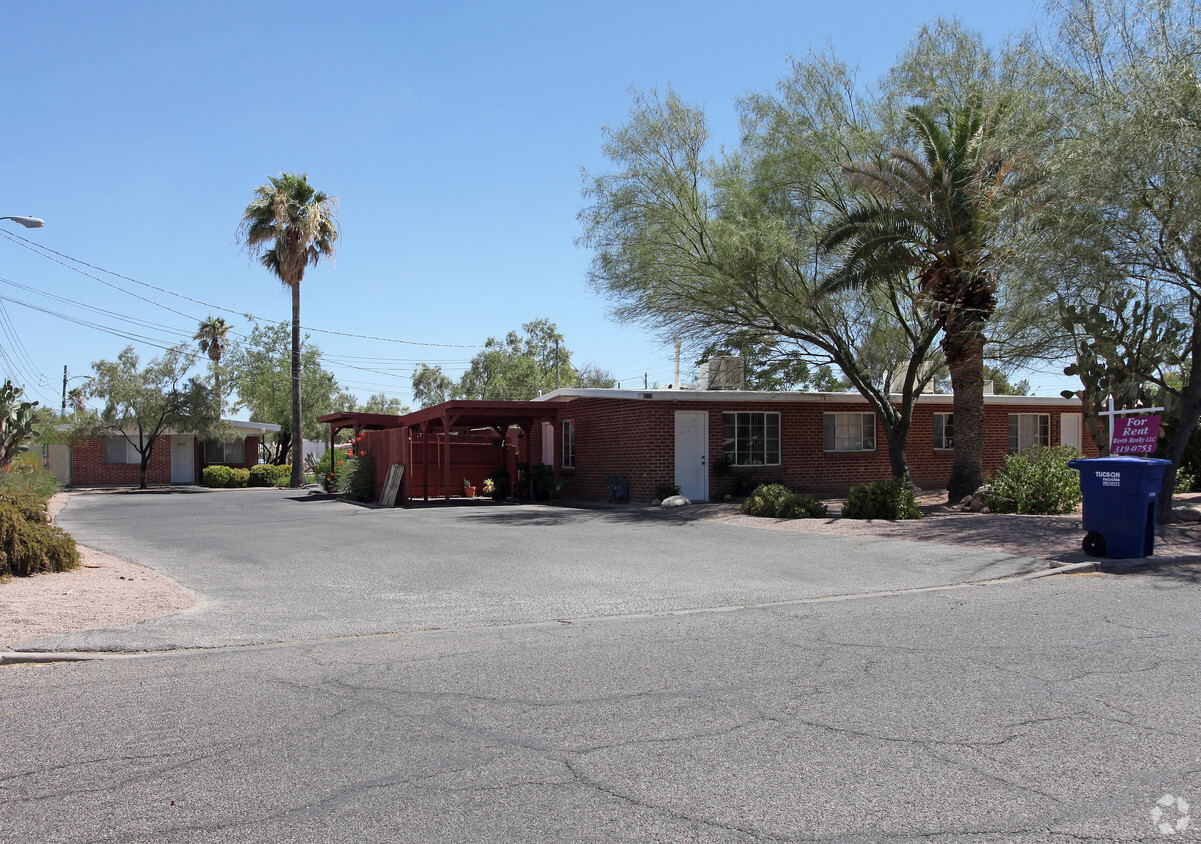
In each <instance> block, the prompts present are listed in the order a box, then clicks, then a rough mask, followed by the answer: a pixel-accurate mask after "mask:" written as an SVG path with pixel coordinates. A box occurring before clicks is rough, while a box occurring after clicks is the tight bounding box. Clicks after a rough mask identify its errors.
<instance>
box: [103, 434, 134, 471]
mask: <svg viewBox="0 0 1201 844" xmlns="http://www.w3.org/2000/svg"><path fill="white" fill-rule="evenodd" d="M104 462H105V464H106V465H108V466H114V465H121V464H125V463H138V464H140V463H141V462H142V456H141V455H140V454H138V450H137V449H136V448H134V445H133V443H131V442H130V441H129V440H127V439H125V437H107V438H106V439H105V440H104Z"/></svg>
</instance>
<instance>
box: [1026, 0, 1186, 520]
mask: <svg viewBox="0 0 1201 844" xmlns="http://www.w3.org/2000/svg"><path fill="white" fill-rule="evenodd" d="M1050 13H1051V17H1052V20H1053V22H1054V23H1056V24H1057V25H1058V33H1057V38H1056V39H1054V40H1051V41H1050V42H1049V44H1048V46H1047V47H1046V48H1045V49H1044V50H1043V52H1042V53H1041V54H1040V55H1039V56H1037V57H1036V58H1035V60H1034V61H1033V62H1032V63H1033V64H1034V65H1035V68H1036V73H1037V76H1036V78H1035V81H1036V83H1037V84H1040V85H1043V86H1045V87H1046V88H1047V89H1049V90H1050V91H1051V92H1052V97H1053V99H1052V103H1051V106H1050V109H1049V110H1050V111H1051V112H1052V113H1053V114H1055V115H1056V116H1057V117H1058V121H1059V122H1058V130H1057V132H1056V133H1055V135H1054V138H1055V141H1056V145H1055V150H1054V157H1053V160H1052V166H1051V168H1050V171H1051V174H1052V185H1053V187H1054V191H1055V193H1054V195H1055V199H1056V201H1055V203H1054V205H1053V206H1052V207H1050V208H1048V209H1047V211H1046V213H1045V214H1044V215H1043V217H1042V225H1041V226H1040V233H1041V234H1042V235H1043V236H1044V237H1045V238H1046V240H1045V242H1044V245H1043V248H1042V249H1041V250H1039V252H1040V254H1041V255H1042V256H1043V257H1044V258H1045V259H1046V262H1047V272H1048V273H1050V274H1052V277H1054V278H1057V279H1062V284H1061V286H1060V287H1059V289H1058V291H1057V293H1058V294H1059V295H1060V298H1062V299H1066V302H1065V304H1066V306H1067V307H1065V308H1064V312H1065V314H1066V315H1067V316H1068V317H1071V316H1072V315H1073V314H1075V315H1078V316H1081V317H1082V321H1081V322H1080V324H1079V326H1078V328H1077V333H1078V335H1081V336H1082V338H1083V342H1085V343H1087V348H1085V349H1084V355H1083V357H1078V359H1077V369H1078V374H1080V375H1081V378H1082V382H1083V385H1084V390H1085V391H1088V390H1093V391H1103V390H1105V389H1108V388H1109V385H1104V384H1098V383H1097V382H1098V379H1099V377H1100V376H1103V375H1105V373H1106V371H1107V370H1110V371H1111V372H1110V374H1109V376H1107V377H1110V378H1111V379H1112V380H1114V381H1116V382H1117V383H1119V384H1122V383H1125V384H1127V385H1131V384H1135V383H1137V382H1140V381H1141V382H1145V383H1147V384H1151V385H1155V386H1156V387H1158V388H1159V390H1160V394H1161V395H1162V396H1163V397H1164V400H1165V402H1166V405H1165V406H1168V407H1172V408H1173V415H1174V419H1173V424H1172V425H1171V429H1170V435H1169V437H1168V440H1167V442H1166V444H1165V446H1164V448H1163V452H1162V454H1163V456H1164V457H1166V458H1167V459H1169V460H1171V461H1172V468H1171V470H1169V471H1168V472H1167V473H1165V476H1164V486H1163V488H1162V490H1161V495H1160V497H1159V504H1160V510H1159V518H1160V521H1168V520H1170V518H1171V497H1172V496H1171V492H1172V490H1173V488H1174V485H1175V475H1176V468H1177V467H1178V466H1179V465H1180V461H1181V459H1182V458H1183V456H1184V453H1185V450H1186V448H1187V446H1188V442H1189V439H1190V437H1191V435H1192V432H1193V431H1194V430H1195V429H1196V427H1197V422H1198V419H1201V116H1199V115H1201V88H1199V87H1198V83H1197V80H1198V78H1201V53H1199V51H1198V50H1197V32H1198V26H1199V24H1201V20H1199V18H1201V15H1199V13H1198V8H1197V5H1196V4H1195V3H1194V2H1188V0H1185V2H1179V1H1178V0H1162V2H1161V1H1160V0H1156V2H1150V0H1141V1H1140V0H1054V2H1052V3H1050ZM1122 289H1125V291H1126V293H1125V295H1119V294H1118V293H1117V291H1120V290H1122ZM1075 291H1079V293H1078V294H1077V293H1076V292H1075ZM1135 302H1137V303H1138V304H1139V311H1140V313H1141V319H1150V320H1154V319H1155V314H1156V313H1157V312H1158V313H1159V314H1160V315H1161V316H1162V317H1163V318H1164V320H1166V319H1167V318H1171V319H1172V320H1175V322H1176V323H1177V324H1179V325H1180V326H1181V332H1180V334H1179V335H1178V337H1177V338H1175V339H1174V340H1173V339H1172V336H1171V332H1170V331H1169V332H1168V334H1166V335H1159V336H1157V337H1154V338H1151V337H1148V338H1147V339H1153V340H1154V341H1155V343H1154V344H1153V345H1154V346H1157V347H1158V348H1149V347H1147V346H1146V345H1145V344H1140V343H1139V339H1140V338H1138V337H1137V336H1133V335H1130V334H1126V333H1125V332H1124V331H1123V330H1122V329H1123V325H1125V326H1130V325H1132V324H1137V323H1138V320H1132V315H1133V308H1134V303H1135ZM1120 303H1124V305H1123V309H1124V310H1125V313H1124V314H1123V313H1122V312H1121V310H1122V309H1118V308H1117V305H1118V304H1120ZM1098 304H1099V305H1100V306H1102V308H1103V309H1105V311H1104V312H1102V313H1094V311H1093V307H1094V306H1095V305H1098ZM1094 317H1096V319H1094ZM1164 320H1161V322H1160V324H1161V326H1164V327H1167V326H1168V325H1169V324H1168V323H1167V322H1166V321H1164ZM1093 332H1095V336H1090V335H1091V334H1092V333H1093ZM1165 339H1166V340H1167V342H1163V341H1164V340H1165ZM1094 359H1095V360H1094ZM1125 370H1129V371H1125ZM1099 398H1101V399H1103V398H1104V396H1103V395H1099ZM1120 399H1121V396H1119V400H1120Z"/></svg>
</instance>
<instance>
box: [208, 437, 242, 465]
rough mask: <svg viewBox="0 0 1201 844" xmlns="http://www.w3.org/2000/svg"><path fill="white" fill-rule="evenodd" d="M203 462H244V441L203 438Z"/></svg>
mask: <svg viewBox="0 0 1201 844" xmlns="http://www.w3.org/2000/svg"><path fill="white" fill-rule="evenodd" d="M204 462H205V463H209V464H212V463H245V462H246V441H245V440H230V441H229V442H221V441H220V440H205V441H204Z"/></svg>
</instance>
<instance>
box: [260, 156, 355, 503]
mask: <svg viewBox="0 0 1201 844" xmlns="http://www.w3.org/2000/svg"><path fill="white" fill-rule="evenodd" d="M337 204H338V200H337V197H329V196H326V195H325V194H324V193H322V192H321V191H319V190H316V189H314V188H313V187H312V186H311V185H310V184H309V182H308V174H307V173H300V174H296V173H281V174H280V175H279V176H278V177H271V178H270V179H269V181H268V183H267V184H265V185H260V186H259V187H257V188H255V191H254V199H253V200H251V202H250V204H249V205H247V206H246V211H245V212H244V213H243V215H242V225H241V227H240V229H239V233H240V234H241V237H242V240H243V242H244V243H245V245H246V249H247V251H249V252H250V253H251V255H253V256H255V257H257V258H258V259H259V263H261V264H262V265H263V266H264V267H265V268H266V269H267V270H268V271H269V272H271V273H273V274H274V275H275V276H276V277H278V278H279V280H280V281H281V282H283V284H284V285H285V286H286V287H288V288H289V289H290V290H291V291H292V433H293V440H292V479H291V485H292V486H293V487H298V486H300V485H301V484H302V483H303V482H304V436H303V431H304V428H303V426H302V423H301V418H300V282H301V280H302V279H303V278H304V271H305V268H306V267H309V266H316V264H317V262H318V261H319V260H320V259H321V258H333V256H334V244H335V243H336V242H337V240H338V235H339V229H338V220H337V217H336V216H335V213H336V211H337Z"/></svg>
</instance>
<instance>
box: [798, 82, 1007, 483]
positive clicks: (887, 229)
mask: <svg viewBox="0 0 1201 844" xmlns="http://www.w3.org/2000/svg"><path fill="white" fill-rule="evenodd" d="M906 118H907V123H908V125H909V126H910V128H911V129H912V130H913V132H914V134H915V135H916V138H917V140H918V142H919V145H920V150H919V151H914V150H910V149H905V148H903V147H896V148H894V149H893V150H892V151H891V152H890V154H889V156H888V157H887V159H885V160H883V161H880V162H852V163H850V164H848V165H846V166H845V168H844V170H845V173H846V176H847V178H848V180H849V181H850V182H851V183H852V184H853V185H855V186H857V187H860V188H862V189H864V190H865V191H866V192H867V193H868V195H869V197H870V198H869V199H868V200H867V201H865V202H863V203H862V204H860V205H859V206H857V207H855V208H853V209H851V210H850V211H848V212H846V213H845V214H843V215H842V216H841V217H840V218H839V219H837V220H835V221H834V222H833V223H832V224H831V227H830V228H829V229H828V230H827V232H826V235H825V237H824V239H823V243H822V246H823V248H824V249H826V250H842V253H843V256H844V259H843V263H842V265H841V267H840V269H839V270H838V271H837V272H836V273H835V275H834V277H833V279H832V281H831V286H834V287H837V286H847V285H871V284H874V283H877V282H878V281H879V280H881V279H882V278H886V277H889V276H896V275H899V274H906V275H909V276H911V277H913V278H916V279H917V280H918V281H919V282H920V287H919V290H920V292H921V294H922V296H923V297H924V298H925V303H926V304H927V305H928V306H929V307H930V308H931V309H932V311H933V314H934V316H935V318H936V319H937V320H938V322H939V324H940V325H941V327H942V329H943V339H942V348H943V353H944V354H945V356H946V361H947V368H948V369H949V370H950V375H951V391H952V393H953V394H954V398H953V402H954V403H953V411H954V419H955V442H954V458H953V463H952V468H951V478H950V480H949V482H948V488H949V489H948V492H949V497H950V499H951V500H952V501H955V500H958V499H959V498H960V497H961V496H964V495H969V494H971V493H972V492H974V491H975V490H976V488H977V487H979V485H980V484H981V483H983V480H984V467H983V457H984V342H985V337H984V326H985V323H987V321H988V319H989V318H990V317H991V316H992V314H993V311H994V310H995V308H996V304H997V298H996V294H997V265H998V263H999V260H998V258H999V251H1000V247H999V237H998V235H999V233H1000V229H1001V226H1002V225H1003V222H1004V221H1005V220H1006V219H1007V218H1008V216H1009V213H1010V212H1011V210H1012V208H1013V206H1014V205H1015V204H1020V202H1021V201H1022V200H1023V199H1024V198H1025V197H1027V196H1028V191H1029V189H1028V186H1027V185H1026V184H1025V182H1024V180H1023V179H1022V178H1021V177H1020V176H1021V174H1019V173H1018V171H1017V169H1016V168H1015V159H1014V158H1012V157H1009V158H1007V157H1004V156H1002V155H999V154H997V153H996V152H995V151H994V149H993V146H992V144H993V138H994V129H995V123H994V118H995V115H990V114H988V113H986V112H985V110H984V108H983V107H982V105H981V103H980V102H979V101H978V100H973V101H969V102H968V103H967V104H966V105H963V106H960V107H959V108H957V109H955V110H952V111H947V112H944V113H943V114H942V115H941V118H942V121H941V124H940V121H939V120H937V119H936V118H935V116H934V115H933V114H932V113H931V112H930V111H929V110H927V109H925V108H922V107H920V106H914V107H912V108H910V109H909V110H908V112H907V114H906Z"/></svg>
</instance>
